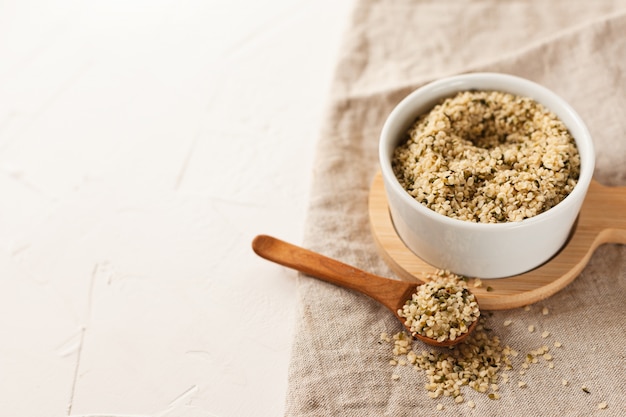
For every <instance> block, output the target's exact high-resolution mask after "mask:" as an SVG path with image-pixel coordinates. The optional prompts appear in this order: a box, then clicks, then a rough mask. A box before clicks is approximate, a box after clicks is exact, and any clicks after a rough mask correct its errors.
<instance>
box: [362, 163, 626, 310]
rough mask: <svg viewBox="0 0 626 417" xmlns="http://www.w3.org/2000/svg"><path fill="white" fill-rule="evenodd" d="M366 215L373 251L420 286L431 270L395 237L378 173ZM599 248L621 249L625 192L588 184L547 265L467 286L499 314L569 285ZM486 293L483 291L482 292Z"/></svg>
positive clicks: (625, 228) (483, 305) (625, 225)
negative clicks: (570, 227) (564, 236)
mask: <svg viewBox="0 0 626 417" xmlns="http://www.w3.org/2000/svg"><path fill="white" fill-rule="evenodd" d="M369 215H370V224H371V227H372V232H373V235H374V238H375V240H376V243H377V246H378V249H379V251H380V253H381V255H382V256H383V257H384V259H385V260H386V261H387V263H388V264H389V266H390V267H391V269H392V270H393V271H394V272H395V273H396V274H398V275H399V277H400V278H401V279H402V280H406V281H413V282H421V281H422V280H423V279H422V278H421V277H423V276H424V274H428V273H432V272H434V271H436V268H435V267H434V266H432V265H430V264H428V263H426V262H425V261H423V260H422V259H420V258H419V257H418V256H416V255H415V254H414V253H413V252H411V251H410V250H409V249H408V248H407V247H406V246H405V245H404V243H403V242H402V240H401V239H400V237H399V236H398V235H397V234H396V231H395V229H394V226H393V223H392V221H391V217H390V215H389V209H388V207H387V197H386V194H385V189H384V184H383V180H382V175H381V173H380V172H378V174H377V175H376V177H375V178H374V181H373V182H372V186H371V189H370V194H369ZM604 243H621V244H626V187H606V186H603V185H601V184H599V183H598V182H596V181H595V180H592V181H591V184H590V186H589V190H588V192H587V196H586V198H585V201H584V203H583V206H582V208H581V211H580V214H579V216H578V221H577V222H576V224H575V226H574V228H573V230H572V234H571V237H570V239H569V240H568V242H567V243H566V244H565V245H564V247H563V248H562V249H561V251H560V252H559V253H558V254H556V255H555V256H554V257H553V258H552V259H551V260H549V261H548V262H546V263H545V264H543V265H542V266H539V267H537V268H536V269H533V270H532V271H529V272H526V273H524V274H520V275H516V276H512V277H507V278H497V279H483V280H482V286H481V287H474V285H473V284H474V283H475V277H468V278H471V279H470V282H469V287H470V289H471V291H472V292H473V293H474V294H475V295H476V298H477V299H478V303H479V304H480V308H481V309H482V310H505V309H511V308H517V307H522V306H525V305H528V304H532V303H535V302H537V301H540V300H543V299H545V298H547V297H550V296H551V295H553V294H555V293H556V292H558V291H560V290H561V289H563V288H565V286H566V285H567V284H569V283H570V282H572V281H573V280H574V279H575V278H576V277H577V276H578V275H579V274H580V272H581V271H582V270H583V268H584V267H585V265H587V262H588V261H589V259H590V258H591V255H592V254H593V252H594V251H595V249H596V248H597V247H598V246H600V245H602V244H604ZM488 287H490V290H489V291H487V288H488Z"/></svg>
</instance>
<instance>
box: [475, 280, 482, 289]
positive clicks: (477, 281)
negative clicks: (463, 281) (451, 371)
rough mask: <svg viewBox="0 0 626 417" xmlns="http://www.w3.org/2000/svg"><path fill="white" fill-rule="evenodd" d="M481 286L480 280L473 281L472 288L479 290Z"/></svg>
mask: <svg viewBox="0 0 626 417" xmlns="http://www.w3.org/2000/svg"><path fill="white" fill-rule="evenodd" d="M482 286H483V282H482V281H481V280H480V278H476V279H475V280H474V287H475V288H480V287H482Z"/></svg>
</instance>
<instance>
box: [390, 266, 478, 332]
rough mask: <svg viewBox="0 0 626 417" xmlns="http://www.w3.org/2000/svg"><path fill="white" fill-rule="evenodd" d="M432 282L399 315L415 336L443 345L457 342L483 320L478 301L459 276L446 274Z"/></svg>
mask: <svg viewBox="0 0 626 417" xmlns="http://www.w3.org/2000/svg"><path fill="white" fill-rule="evenodd" d="M428 278H429V281H427V282H426V283H425V284H422V285H420V286H419V287H418V289H417V291H416V292H415V293H413V295H412V297H411V299H410V300H407V301H406V303H405V304H404V306H402V308H401V309H399V310H398V315H400V316H401V317H403V318H404V319H405V322H404V324H405V325H406V326H407V327H408V328H409V329H410V330H411V332H412V333H413V334H414V335H415V334H420V335H422V336H426V337H429V338H431V339H436V340H437V341H439V342H443V341H446V340H455V339H456V338H457V337H459V336H461V335H462V334H464V333H467V331H468V330H469V327H470V326H471V325H472V323H474V322H475V321H476V320H477V319H478V317H479V316H480V310H479V308H478V303H477V302H476V298H475V296H474V294H472V293H470V292H469V290H468V289H467V284H466V283H465V282H464V281H463V280H462V279H461V278H460V277H459V276H457V275H454V274H450V273H446V272H444V271H442V272H441V273H440V274H432V275H430V276H429V277H428Z"/></svg>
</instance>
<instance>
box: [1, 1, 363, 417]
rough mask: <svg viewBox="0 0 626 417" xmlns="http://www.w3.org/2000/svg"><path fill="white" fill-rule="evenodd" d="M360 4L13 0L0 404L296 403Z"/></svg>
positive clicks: (17, 407) (134, 412)
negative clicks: (325, 150) (325, 189)
mask: <svg viewBox="0 0 626 417" xmlns="http://www.w3.org/2000/svg"><path fill="white" fill-rule="evenodd" d="M351 6H352V4H351V2H350V1H341V2H338V1H334V0H321V1H319V0H297V1H291V0H290V1H288V0H259V1H251V0H235V1H230V0H209V1H200V0H188V1H182V2H181V1H172V0H160V1H147V0H144V1H133V0H128V1H83V0H80V1H79V0H74V1H72V0H65V1H60V0H59V1H43V0H19V1H18V0H9V1H4V2H0V190H1V192H2V199H1V202H0V334H1V337H2V342H1V343H0V415H3V416H12V417H20V416H28V417H33V416H38V417H45V416H67V415H71V416H172V417H173V416H176V417H205V416H220V417H221V416H252V415H254V416H277V415H281V414H282V412H283V407H284V396H285V392H286V385H287V367H288V361H289V354H290V346H291V340H292V335H293V332H292V325H293V321H294V313H295V303H294V293H295V289H296V279H297V278H296V273H295V272H292V271H288V270H285V269H283V268H281V267H278V266H276V265H273V264H271V263H269V262H267V261H264V260H262V259H260V258H257V257H256V256H255V255H254V254H253V253H252V251H251V249H250V242H251V240H252V238H253V237H254V236H255V235H256V234H258V233H270V234H275V235H277V236H279V237H281V238H284V239H286V240H290V241H293V242H295V243H299V242H300V240H301V233H302V230H303V223H304V221H305V211H306V207H307V203H308V190H309V184H310V179H311V173H312V164H313V157H314V149H315V142H316V139H317V135H318V133H319V128H320V123H321V120H322V117H323V114H324V113H323V112H324V107H325V105H326V103H327V101H326V100H327V97H328V92H329V89H330V81H331V77H332V72H333V69H334V65H335V62H336V57H337V51H338V48H339V43H340V40H341V36H342V33H343V30H344V28H345V27H346V24H347V21H348V16H349V13H350V8H351Z"/></svg>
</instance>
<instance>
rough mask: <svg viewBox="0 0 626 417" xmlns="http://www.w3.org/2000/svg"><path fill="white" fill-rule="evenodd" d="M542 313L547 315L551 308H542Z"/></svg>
mask: <svg viewBox="0 0 626 417" xmlns="http://www.w3.org/2000/svg"><path fill="white" fill-rule="evenodd" d="M541 314H543V315H544V316H547V315H548V314H550V310H548V307H544V308H543V309H542V310H541Z"/></svg>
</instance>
